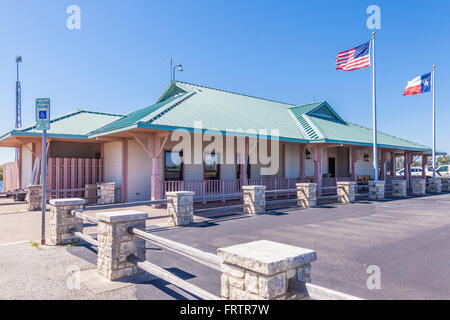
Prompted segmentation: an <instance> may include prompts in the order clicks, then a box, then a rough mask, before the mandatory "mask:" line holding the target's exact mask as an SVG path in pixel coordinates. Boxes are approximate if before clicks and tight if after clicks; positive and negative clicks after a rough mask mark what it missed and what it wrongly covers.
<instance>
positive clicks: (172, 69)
mask: <svg viewBox="0 0 450 320" xmlns="http://www.w3.org/2000/svg"><path fill="white" fill-rule="evenodd" d="M177 68H178V71H179V72H183V65H181V64H177V65H176V66H174V65H173V59H170V81H171V82H175V71H176V70H177Z"/></svg>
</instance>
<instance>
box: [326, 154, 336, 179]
mask: <svg viewBox="0 0 450 320" xmlns="http://www.w3.org/2000/svg"><path fill="white" fill-rule="evenodd" d="M328 172H329V173H330V175H331V178H336V158H328Z"/></svg>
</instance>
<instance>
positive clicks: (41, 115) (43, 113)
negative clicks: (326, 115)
mask: <svg viewBox="0 0 450 320" xmlns="http://www.w3.org/2000/svg"><path fill="white" fill-rule="evenodd" d="M45 119H47V111H46V110H41V111H39V120H45Z"/></svg>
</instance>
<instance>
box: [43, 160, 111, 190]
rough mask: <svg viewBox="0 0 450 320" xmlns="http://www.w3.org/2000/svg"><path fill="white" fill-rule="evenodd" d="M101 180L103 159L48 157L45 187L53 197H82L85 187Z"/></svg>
mask: <svg viewBox="0 0 450 320" xmlns="http://www.w3.org/2000/svg"><path fill="white" fill-rule="evenodd" d="M98 182H103V159H83V158H48V164H47V188H48V189H49V192H51V193H52V197H54V198H71V197H84V196H85V195H84V192H85V187H86V185H89V184H96V183H98Z"/></svg>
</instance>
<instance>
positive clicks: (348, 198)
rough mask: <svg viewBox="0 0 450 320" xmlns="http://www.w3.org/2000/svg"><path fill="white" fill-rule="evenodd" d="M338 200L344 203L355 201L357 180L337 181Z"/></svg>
mask: <svg viewBox="0 0 450 320" xmlns="http://www.w3.org/2000/svg"><path fill="white" fill-rule="evenodd" d="M337 193H338V200H339V202H342V203H353V202H355V194H356V182H349V181H342V182H337Z"/></svg>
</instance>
